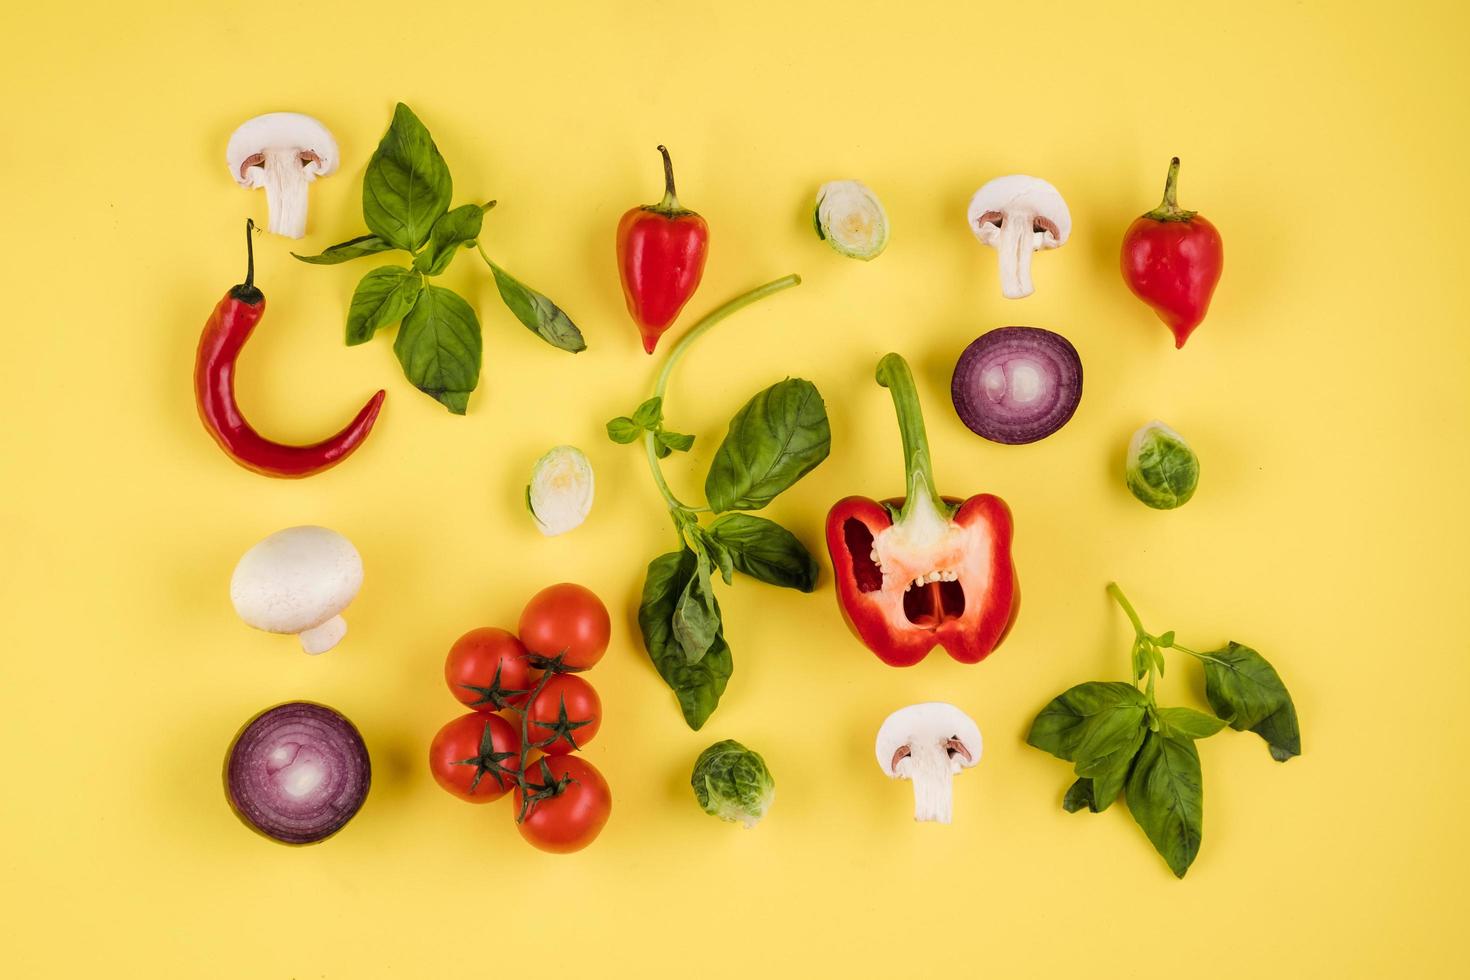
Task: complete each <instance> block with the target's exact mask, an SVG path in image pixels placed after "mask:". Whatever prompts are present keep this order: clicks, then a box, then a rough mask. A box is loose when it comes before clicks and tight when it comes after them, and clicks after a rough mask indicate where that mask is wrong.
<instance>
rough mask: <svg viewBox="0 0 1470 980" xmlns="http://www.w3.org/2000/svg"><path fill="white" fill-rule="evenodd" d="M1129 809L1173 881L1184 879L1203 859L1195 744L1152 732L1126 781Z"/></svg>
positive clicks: (1200, 790)
mask: <svg viewBox="0 0 1470 980" xmlns="http://www.w3.org/2000/svg"><path fill="white" fill-rule="evenodd" d="M1128 810H1129V812H1130V813H1132V814H1133V819H1134V820H1135V821H1137V822H1138V825H1139V826H1140V827H1142V828H1143V832H1144V833H1145V834H1147V835H1148V839H1149V840H1150V841H1151V842H1152V843H1153V845H1154V850H1156V851H1158V852H1159V854H1161V855H1163V858H1164V860H1165V861H1167V862H1168V864H1169V868H1170V870H1172V871H1173V872H1174V875H1175V877H1178V878H1183V877H1184V873H1185V872H1186V871H1188V870H1189V866H1190V865H1191V864H1193V863H1194V859H1195V856H1196V855H1197V854H1199V845H1200V836H1201V830H1202V825H1203V822H1204V790H1203V788H1202V786H1201V778H1200V768H1199V753H1198V752H1197V751H1195V747H1194V741H1193V740H1192V739H1189V738H1185V737H1183V736H1178V735H1169V734H1167V733H1166V734H1161V735H1155V734H1154V733H1152V732H1150V733H1149V735H1148V737H1147V738H1145V739H1144V741H1143V748H1142V749H1141V750H1140V751H1139V753H1138V760H1137V761H1136V762H1135V763H1134V765H1133V771H1132V772H1131V773H1130V774H1129V776H1128Z"/></svg>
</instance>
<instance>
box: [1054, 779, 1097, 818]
mask: <svg viewBox="0 0 1470 980" xmlns="http://www.w3.org/2000/svg"><path fill="white" fill-rule="evenodd" d="M1083 808H1086V809H1087V810H1090V811H1091V812H1093V813H1096V812H1097V810H1096V809H1094V808H1093V801H1092V780H1090V779H1087V778H1085V777H1084V778H1081V779H1078V780H1077V781H1076V782H1074V783H1073V784H1072V785H1071V786H1068V787H1067V794H1066V795H1065V796H1063V797H1062V809H1063V810H1066V811H1067V812H1068V813H1076V812H1077V811H1078V810H1081V809H1083Z"/></svg>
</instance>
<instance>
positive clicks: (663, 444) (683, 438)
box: [653, 429, 694, 459]
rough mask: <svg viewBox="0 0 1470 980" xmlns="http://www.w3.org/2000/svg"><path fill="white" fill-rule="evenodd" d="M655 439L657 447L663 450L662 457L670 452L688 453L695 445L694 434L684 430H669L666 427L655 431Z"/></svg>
mask: <svg viewBox="0 0 1470 980" xmlns="http://www.w3.org/2000/svg"><path fill="white" fill-rule="evenodd" d="M653 440H654V443H655V444H656V446H657V448H659V449H662V450H663V452H662V454H661V455H660V456H659V458H660V459H662V458H663V457H664V456H667V455H668V454H669V453H687V452H688V451H689V450H690V449H691V448H692V447H693V446H694V437H693V436H689V435H685V434H684V433H682V432H669V431H667V430H665V429H660V430H659V431H658V432H657V433H655V435H654V437H653Z"/></svg>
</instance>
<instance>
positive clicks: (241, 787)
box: [225, 701, 372, 844]
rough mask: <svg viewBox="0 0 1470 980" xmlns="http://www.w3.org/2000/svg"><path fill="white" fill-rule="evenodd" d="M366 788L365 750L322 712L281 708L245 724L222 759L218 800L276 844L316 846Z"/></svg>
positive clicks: (297, 704)
mask: <svg viewBox="0 0 1470 980" xmlns="http://www.w3.org/2000/svg"><path fill="white" fill-rule="evenodd" d="M371 783H372V765H371V764H370V763H369V761H368V754H367V746H366V745H364V744H363V741H362V736H361V735H360V734H358V731H357V729H356V728H355V727H354V726H353V724H352V722H350V721H348V720H347V719H346V718H344V717H343V716H342V715H341V714H339V713H338V712H336V711H333V710H332V709H331V708H328V707H327V706H326V705H322V704H315V703H313V702H311V701H288V702H287V703H285V704H278V705H276V706H275V707H274V708H267V709H266V710H264V711H262V712H261V713H260V714H258V715H256V716H255V717H254V718H252V719H250V720H249V721H248V722H246V723H245V727H244V728H242V729H240V733H239V734H238V735H236V736H235V740H234V741H233V742H231V743H230V750H229V752H228V753H227V754H226V755H225V797H226V798H227V799H228V800H229V801H230V806H231V807H233V808H234V810H235V814H236V815H237V816H239V818H240V819H241V820H243V821H244V822H245V825H246V826H248V827H250V828H251V829H252V830H255V831H257V832H259V833H261V834H264V835H265V836H266V837H269V838H271V839H272V840H276V841H280V842H281V843H282V844H315V843H316V842H317V841H320V840H326V839H327V838H328V837H330V836H332V835H333V834H335V833H336V832H337V831H339V830H341V829H342V828H343V827H344V826H346V824H347V821H349V820H351V819H352V817H353V815H354V814H356V813H357V811H358V809H360V808H361V807H362V803H363V800H365V799H367V794H368V787H369V786H370V785H371Z"/></svg>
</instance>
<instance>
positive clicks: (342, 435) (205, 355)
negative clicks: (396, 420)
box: [194, 221, 383, 478]
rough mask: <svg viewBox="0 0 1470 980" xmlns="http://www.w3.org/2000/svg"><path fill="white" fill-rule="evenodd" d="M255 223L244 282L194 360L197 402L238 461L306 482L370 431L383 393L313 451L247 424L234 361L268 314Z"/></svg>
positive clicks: (208, 329) (225, 302)
mask: <svg viewBox="0 0 1470 980" xmlns="http://www.w3.org/2000/svg"><path fill="white" fill-rule="evenodd" d="M254 230H255V222H253V221H246V222H245V254H246V271H245V281H244V282H242V283H240V284H239V285H238V286H232V287H231V288H230V291H229V292H228V293H226V294H225V297H224V299H222V300H220V301H219V303H218V304H217V305H216V306H215V308H214V312H213V313H212V314H210V317H209V320H208V322H206V323H205V325H204V333H203V334H202V335H201V336H200V338H199V350H198V352H197V354H196V356H195V359H194V397H195V401H196V402H197V404H198V407H199V418H200V420H201V421H202V422H203V423H204V428H205V429H206V430H208V432H209V434H210V435H211V436H213V437H214V441H215V442H217V443H219V447H220V448H221V449H223V450H224V451H225V453H226V454H227V455H229V457H230V458H231V459H233V460H234V461H235V462H237V463H239V464H240V465H241V466H243V467H245V468H246V469H249V470H254V471H255V472H257V473H260V474H263V475H265V476H279V477H289V478H295V477H303V476H311V475H312V474H313V473H320V472H321V471H322V470H326V469H330V468H331V467H333V466H336V465H337V464H338V463H340V462H342V460H344V459H346V458H347V457H348V456H350V455H351V454H352V451H353V450H355V449H356V448H357V447H358V446H360V445H362V441H363V440H364V439H366V438H367V436H368V433H369V432H371V431H372V428H373V423H374V422H376V421H377V419H378V410H379V409H380V408H382V406H383V392H382V391H381V390H380V391H379V392H378V393H377V394H376V395H374V396H373V397H372V398H370V399H369V400H368V403H367V404H366V405H364V406H363V407H362V410H361V411H359V412H358V413H357V417H356V418H354V419H353V420H352V421H351V422H350V423H348V425H347V427H346V428H344V429H342V431H340V432H338V433H337V434H336V435H334V436H332V437H331V438H328V439H323V440H322V441H321V442H317V443H312V444H311V445H309V446H288V445H285V444H283V443H279V442H272V441H271V440H269V439H267V438H265V437H264V436H262V435H261V434H260V433H258V432H256V431H255V429H254V428H253V427H252V426H251V425H250V423H249V422H247V421H246V420H245V416H243V415H242V414H241V413H240V407H239V405H237V404H236V402H235V360H236V359H237V358H238V357H239V356H240V351H241V350H243V349H244V347H245V341H247V340H249V339H250V334H251V333H252V332H253V331H254V330H255V325H256V324H257V323H259V322H260V319H261V317H262V316H264V315H265V294H264V293H262V292H261V291H260V290H259V289H258V288H256V286H255V247H254V243H253V241H252V239H251V235H252V233H253V232H254Z"/></svg>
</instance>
